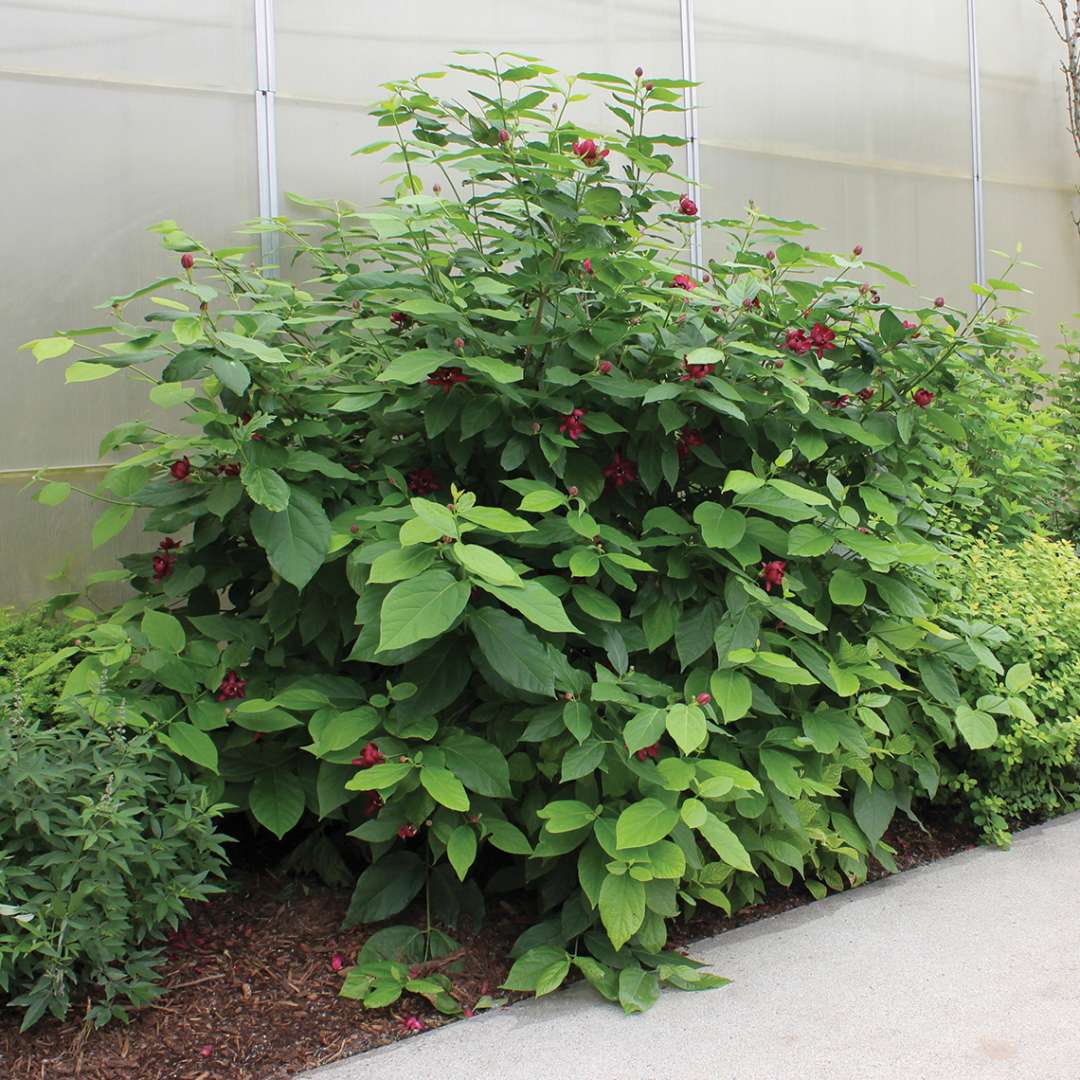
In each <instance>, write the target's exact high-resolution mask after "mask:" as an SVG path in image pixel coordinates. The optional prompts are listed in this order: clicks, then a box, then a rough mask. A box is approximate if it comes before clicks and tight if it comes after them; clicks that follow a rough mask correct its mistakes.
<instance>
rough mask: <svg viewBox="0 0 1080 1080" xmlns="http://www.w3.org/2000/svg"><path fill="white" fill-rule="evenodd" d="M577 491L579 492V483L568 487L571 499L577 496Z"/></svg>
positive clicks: (567, 491) (567, 492)
mask: <svg viewBox="0 0 1080 1080" xmlns="http://www.w3.org/2000/svg"><path fill="white" fill-rule="evenodd" d="M577 493H578V490H577V485H576V484H571V485H570V486H569V487H568V488H567V489H566V494H567V495H569V496H570V498H571V499H573V498H576V496H577Z"/></svg>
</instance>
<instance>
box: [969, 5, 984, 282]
mask: <svg viewBox="0 0 1080 1080" xmlns="http://www.w3.org/2000/svg"><path fill="white" fill-rule="evenodd" d="M967 29H968V76H969V78H970V81H971V195H972V205H973V207H974V212H975V280H976V281H977V282H978V283H979V284H980V285H985V284H986V233H985V223H984V219H983V176H982V101H981V98H980V95H979V45H978V41H977V39H976V36H975V0H967Z"/></svg>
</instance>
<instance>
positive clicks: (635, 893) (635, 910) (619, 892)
mask: <svg viewBox="0 0 1080 1080" xmlns="http://www.w3.org/2000/svg"><path fill="white" fill-rule="evenodd" d="M599 907H600V921H601V922H602V923H603V924H604V929H605V930H606V931H607V933H608V937H609V938H611V944H612V945H614V946H615V948H616V949H621V948H622V947H623V946H624V945H625V944H626V943H627V942H628V941H629V940H630V939H631V938H632V937H633V936H634V935H635V934H636V933H637V932H638V930H640V929H641V924H642V923H643V922H644V921H645V886H644V885H642V883H641V882H640V881H638V880H636V879H635V878H632V877H631V876H630V875H629V874H608V876H607V877H606V878H604V884H603V885H601V886H600V904H599Z"/></svg>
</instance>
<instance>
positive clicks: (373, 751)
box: [352, 742, 386, 769]
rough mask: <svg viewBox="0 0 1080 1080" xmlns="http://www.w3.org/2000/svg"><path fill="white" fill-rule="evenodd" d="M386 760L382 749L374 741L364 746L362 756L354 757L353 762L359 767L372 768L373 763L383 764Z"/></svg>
mask: <svg viewBox="0 0 1080 1080" xmlns="http://www.w3.org/2000/svg"><path fill="white" fill-rule="evenodd" d="M384 761H386V758H385V757H383V754H382V751H381V750H380V749H379V748H378V747H377V746H376V745H375V744H374V743H373V742H369V743H368V744H367V746H365V747H364V749H363V752H362V753H361V755H360V757H354V758H353V759H352V763H353V764H354V765H355V766H356V767H357V768H359V769H370V768H371V766H372V765H381V764H382V763H383V762H384Z"/></svg>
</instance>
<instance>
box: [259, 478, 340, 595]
mask: <svg viewBox="0 0 1080 1080" xmlns="http://www.w3.org/2000/svg"><path fill="white" fill-rule="evenodd" d="M251 532H252V535H253V536H254V537H255V540H256V542H257V543H258V544H259V546H260V547H261V548H262V549H263V550H264V551H265V552H266V557H267V559H268V560H269V562H270V565H271V566H272V567H273V568H274V569H275V570H276V571H277V572H278V573H279V574H280V575H281V576H282V577H283V578H284V579H285V580H286V581H287V582H289V584H290V585H294V586H295V587H296V588H297V589H302V588H303V587H304V586H305V585H306V584H307V583H308V582H309V581H310V580H311V579H312V578H313V577H314V576H315V573H316V571H317V570H318V569H319V567H321V566H322V564H323V559H324V558H325V556H326V553H327V551H328V550H329V549H330V522H329V520H328V519H327V517H326V514H325V513H324V512H323V508H322V504H321V503H320V502H319V500H318V499H316V498H315V497H314V496H313V495H310V494H308V492H306V491H305V490H304V489H303V488H299V487H292V488H291V489H290V492H289V505H288V506H287V507H286V508H285V509H284V510H281V511H278V512H276V513H275V512H274V511H271V510H268V509H267V508H266V507H265V506H257V507H255V509H254V510H252V512H251Z"/></svg>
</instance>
